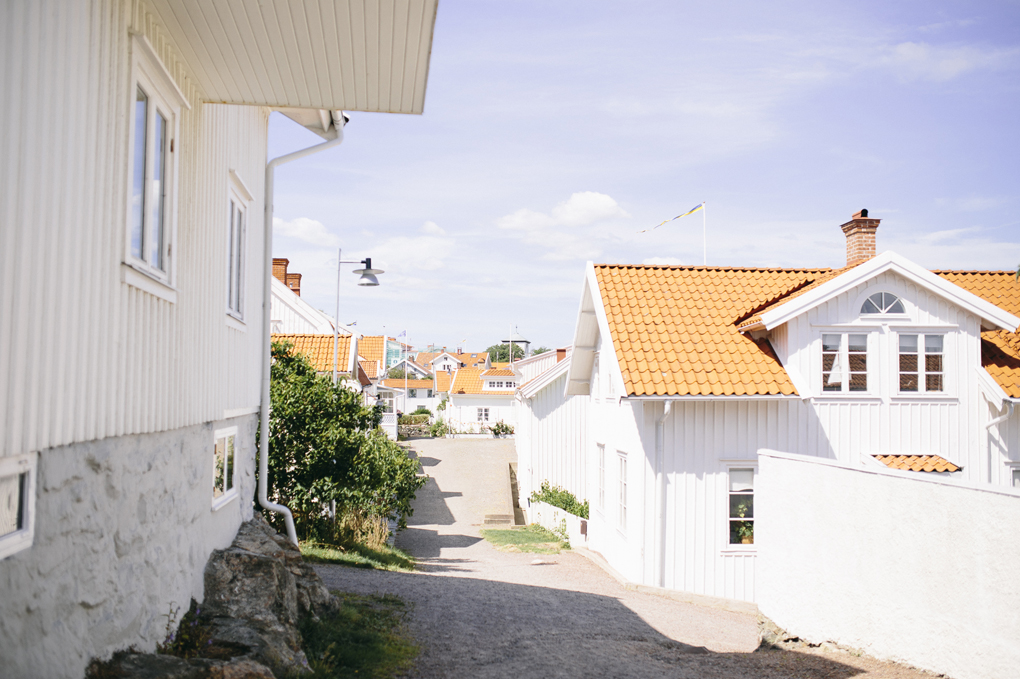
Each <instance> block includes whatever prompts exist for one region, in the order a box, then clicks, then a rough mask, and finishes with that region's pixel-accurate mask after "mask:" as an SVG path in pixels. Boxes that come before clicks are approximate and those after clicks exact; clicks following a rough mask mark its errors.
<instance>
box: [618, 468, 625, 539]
mask: <svg viewBox="0 0 1020 679" xmlns="http://www.w3.org/2000/svg"><path fill="white" fill-rule="evenodd" d="M618 459H619V464H620V484H619V491H620V492H619V495H620V497H619V500H620V508H619V512H618V516H617V518H618V519H619V522H620V529H621V530H624V529H626V528H627V455H626V454H625V453H619V458H618Z"/></svg>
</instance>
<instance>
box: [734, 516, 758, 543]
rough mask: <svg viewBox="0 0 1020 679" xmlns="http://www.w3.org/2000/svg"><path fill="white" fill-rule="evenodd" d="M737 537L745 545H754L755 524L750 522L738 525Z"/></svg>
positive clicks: (742, 522)
mask: <svg viewBox="0 0 1020 679" xmlns="http://www.w3.org/2000/svg"><path fill="white" fill-rule="evenodd" d="M737 537H739V538H740V543H741V544H744V545H753V544H754V524H753V523H751V522H750V521H741V522H740V523H738V524H737Z"/></svg>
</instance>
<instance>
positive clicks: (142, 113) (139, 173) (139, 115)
mask: <svg viewBox="0 0 1020 679" xmlns="http://www.w3.org/2000/svg"><path fill="white" fill-rule="evenodd" d="M148 105H149V98H148V97H146V96H145V92H143V91H142V90H141V88H139V89H138V91H137V92H136V93H135V138H134V141H133V144H134V148H133V149H132V154H133V156H134V158H133V159H132V170H131V171H132V177H131V256H132V257H137V258H138V259H141V258H142V231H143V229H144V226H145V133H146V128H145V123H146V119H147V111H148Z"/></svg>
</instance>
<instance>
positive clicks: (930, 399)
mask: <svg viewBox="0 0 1020 679" xmlns="http://www.w3.org/2000/svg"><path fill="white" fill-rule="evenodd" d="M890 400H891V401H892V402H893V403H959V402H960V398H959V397H958V396H953V395H951V394H943V393H939V394H896V395H895V396H893V397H892V398H891V399H890Z"/></svg>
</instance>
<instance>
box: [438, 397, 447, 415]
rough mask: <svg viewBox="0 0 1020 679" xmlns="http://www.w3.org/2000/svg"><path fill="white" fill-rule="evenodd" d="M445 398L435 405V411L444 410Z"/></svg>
mask: <svg viewBox="0 0 1020 679" xmlns="http://www.w3.org/2000/svg"><path fill="white" fill-rule="evenodd" d="M447 400H448V399H446V398H444V399H443V400H442V401H440V402H439V405H437V406H436V412H440V413H441V412H443V411H444V410H446V401H447Z"/></svg>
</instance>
